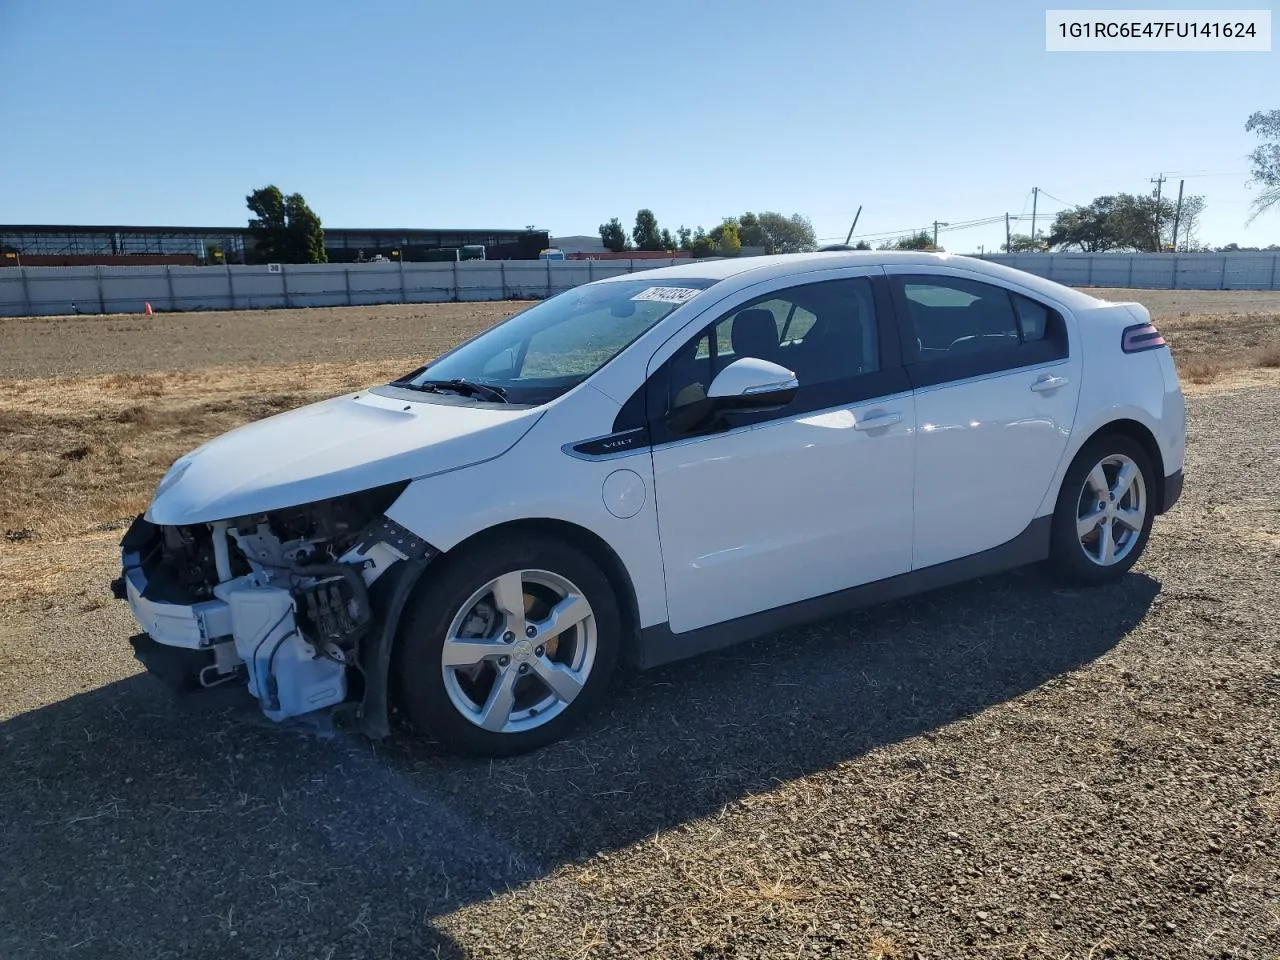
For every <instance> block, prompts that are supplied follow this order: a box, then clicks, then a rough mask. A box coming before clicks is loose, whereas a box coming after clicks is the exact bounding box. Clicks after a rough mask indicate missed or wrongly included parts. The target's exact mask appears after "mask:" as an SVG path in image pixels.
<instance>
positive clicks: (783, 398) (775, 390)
mask: <svg viewBox="0 0 1280 960" xmlns="http://www.w3.org/2000/svg"><path fill="white" fill-rule="evenodd" d="M799 389H800V381H799V380H797V379H796V375H795V373H793V372H792V371H790V370H788V369H787V368H786V367H784V366H781V365H779V364H776V363H771V362H770V361H768V360H760V359H758V358H756V357H743V358H742V359H741V360H735V361H733V363H731V364H729V365H728V366H727V367H725V368H724V369H723V370H721V371H720V373H719V374H718V375H717V376H716V378H715V379H714V380H712V381H711V386H710V387H709V388H708V389H707V398H708V399H709V400H710V401H711V402H712V403H713V404H714V405H715V407H716V409H717V410H719V411H723V412H728V411H733V410H776V409H778V408H780V407H785V406H786V405H787V404H788V403H790V402H791V401H792V400H794V399H795V396H796V391H797V390H799Z"/></svg>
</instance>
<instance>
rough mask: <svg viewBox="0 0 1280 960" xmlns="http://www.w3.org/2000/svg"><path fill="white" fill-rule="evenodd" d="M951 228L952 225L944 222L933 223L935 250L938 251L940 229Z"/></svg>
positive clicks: (936, 221)
mask: <svg viewBox="0 0 1280 960" xmlns="http://www.w3.org/2000/svg"><path fill="white" fill-rule="evenodd" d="M949 226H951V224H949V223H945V222H943V221H942V220H935V221H933V249H935V250H937V249H938V228H939V227H949Z"/></svg>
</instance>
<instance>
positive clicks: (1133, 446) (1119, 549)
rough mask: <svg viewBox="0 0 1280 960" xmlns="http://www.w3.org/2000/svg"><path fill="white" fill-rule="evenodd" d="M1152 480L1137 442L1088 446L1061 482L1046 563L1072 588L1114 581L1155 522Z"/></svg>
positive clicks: (1114, 439)
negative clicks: (1072, 583)
mask: <svg viewBox="0 0 1280 960" xmlns="http://www.w3.org/2000/svg"><path fill="white" fill-rule="evenodd" d="M1155 492H1156V487H1155V475H1154V472H1153V470H1152V466H1151V459H1150V457H1148V456H1147V453H1146V451H1145V450H1143V449H1142V445H1141V444H1139V443H1138V442H1137V441H1135V440H1133V439H1131V438H1129V437H1126V436H1122V435H1119V434H1111V435H1108V436H1103V437H1098V438H1096V439H1094V440H1090V441H1089V442H1088V443H1087V444H1085V446H1084V448H1083V449H1081V451H1080V453H1079V454H1077V455H1076V458H1075V460H1073V461H1072V463H1071V466H1070V467H1069V468H1068V469H1067V474H1066V476H1065V477H1064V478H1063V481H1062V490H1061V491H1060V492H1059V494H1058V504H1057V507H1056V509H1055V510H1054V514H1053V538H1052V547H1051V553H1050V561H1051V563H1052V565H1053V567H1054V568H1055V569H1056V570H1057V572H1058V573H1059V574H1060V575H1062V576H1063V577H1065V578H1066V579H1068V580H1071V581H1074V582H1076V583H1083V584H1091V583H1105V582H1108V581H1112V580H1117V579H1119V578H1120V577H1121V576H1123V575H1124V574H1125V573H1126V572H1127V571H1128V570H1129V568H1130V567H1132V566H1133V565H1134V563H1136V562H1137V560H1138V557H1139V556H1141V555H1142V551H1143V549H1144V548H1145V547H1146V545H1147V538H1148V537H1149V536H1150V535H1151V524H1152V522H1153V521H1154V520H1155V505H1154V502H1153V500H1152V497H1153V495H1154V494H1155Z"/></svg>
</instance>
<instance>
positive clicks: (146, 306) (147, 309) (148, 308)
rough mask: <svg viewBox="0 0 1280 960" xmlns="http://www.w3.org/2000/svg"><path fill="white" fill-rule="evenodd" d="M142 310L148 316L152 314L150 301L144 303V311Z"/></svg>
mask: <svg viewBox="0 0 1280 960" xmlns="http://www.w3.org/2000/svg"><path fill="white" fill-rule="evenodd" d="M142 312H143V313H145V314H146V315H147V316H148V317H149V316H151V304H149V303H147V304H143V311H142Z"/></svg>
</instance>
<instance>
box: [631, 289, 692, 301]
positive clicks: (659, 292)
mask: <svg viewBox="0 0 1280 960" xmlns="http://www.w3.org/2000/svg"><path fill="white" fill-rule="evenodd" d="M701 292H702V291H701V290H692V289H690V288H689V287H649V288H648V289H646V290H642V291H641V292H640V293H637V294H636V295H635V296H634V297H632V298H631V299H632V300H658V301H660V302H662V303H687V302H689V301H690V300H692V299H693V298H694V297H696V296H697V295H698V294H700V293H701Z"/></svg>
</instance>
